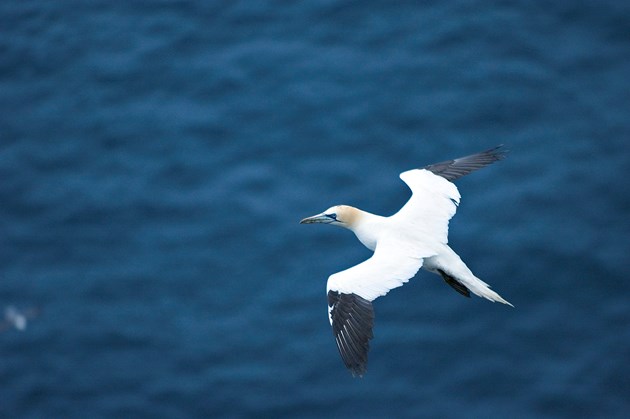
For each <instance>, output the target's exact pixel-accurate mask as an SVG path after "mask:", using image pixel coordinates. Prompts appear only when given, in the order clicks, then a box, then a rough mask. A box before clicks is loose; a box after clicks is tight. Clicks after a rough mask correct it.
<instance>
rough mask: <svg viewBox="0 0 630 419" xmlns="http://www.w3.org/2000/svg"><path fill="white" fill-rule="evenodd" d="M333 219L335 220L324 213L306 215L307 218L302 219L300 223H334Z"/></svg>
mask: <svg viewBox="0 0 630 419" xmlns="http://www.w3.org/2000/svg"><path fill="white" fill-rule="evenodd" d="M333 221H334V220H333V219H332V218H330V217H328V216H326V215H325V214H324V213H322V214H317V215H313V216H312V217H306V218H305V219H303V220H302V221H300V224H314V223H326V224H328V223H332V222H333Z"/></svg>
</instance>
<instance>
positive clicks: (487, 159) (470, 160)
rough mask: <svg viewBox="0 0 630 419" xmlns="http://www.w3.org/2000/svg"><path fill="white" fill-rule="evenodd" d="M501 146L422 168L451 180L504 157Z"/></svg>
mask: <svg viewBox="0 0 630 419" xmlns="http://www.w3.org/2000/svg"><path fill="white" fill-rule="evenodd" d="M501 147H502V146H501V145H500V146H497V147H494V148H491V149H490V150H486V151H482V152H481V153H477V154H472V155H470V156H466V157H460V158H458V159H455V160H448V161H443V162H440V163H435V164H430V165H428V166H425V167H424V168H423V169H425V170H428V171H430V172H432V173H434V174H436V175H438V176H441V177H443V178H444V179H446V180H449V181H453V180H455V179H459V178H460V177H462V176H465V175H467V174H469V173H470V172H473V171H475V170H477V169H481V168H482V167H486V166H488V165H489V164H492V163H494V162H495V161H498V160H501V159H502V158H504V157H505V151H504V150H502V149H501Z"/></svg>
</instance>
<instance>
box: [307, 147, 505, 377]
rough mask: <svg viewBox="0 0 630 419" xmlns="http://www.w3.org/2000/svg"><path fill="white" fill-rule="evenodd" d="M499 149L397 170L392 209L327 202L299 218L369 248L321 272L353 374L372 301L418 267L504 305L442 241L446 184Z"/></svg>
mask: <svg viewBox="0 0 630 419" xmlns="http://www.w3.org/2000/svg"><path fill="white" fill-rule="evenodd" d="M504 156H505V153H504V152H503V151H502V150H501V146H498V147H495V148H492V149H490V150H487V151H483V152H481V153H477V154H473V155H470V156H466V157H461V158H458V159H455V160H449V161H445V162H441V163H436V164H432V165H429V166H426V167H424V168H421V169H413V170H409V171H406V172H403V173H401V174H400V178H401V179H402V180H403V181H404V182H405V183H406V184H407V186H409V188H410V189H411V192H412V196H411V198H410V199H409V201H407V203H406V204H405V205H404V206H403V207H402V208H401V209H400V210H399V211H398V212H397V213H396V214H394V215H392V216H390V217H382V216H380V215H375V214H370V213H369V212H367V211H362V210H360V209H358V208H354V207H351V206H348V205H336V206H334V207H330V208H329V209H327V210H326V211H324V212H322V213H321V214H317V215H314V216H312V217H308V218H304V219H303V220H302V221H300V224H311V223H323V224H331V225H336V226H340V227H345V228H347V229H349V230H351V231H352V232H353V233H354V234H355V235H356V236H357V238H358V239H359V241H360V242H361V243H362V244H363V245H364V246H365V247H367V248H368V249H370V250H372V251H373V252H374V254H373V255H372V257H370V258H369V259H367V260H366V261H364V262H362V263H360V264H358V265H356V266H353V267H351V268H349V269H346V270H345V271H341V272H338V273H336V274H333V275H331V276H330V277H329V278H328V283H327V286H326V292H327V293H328V319H329V320H330V324H331V326H332V329H333V334H334V336H335V340H336V342H337V347H338V348H339V353H340V354H341V358H342V360H343V362H344V364H345V365H346V367H347V368H348V369H349V370H350V371H351V372H352V375H353V376H356V375H359V376H362V375H363V374H365V371H366V367H367V358H368V351H369V341H370V339H372V337H373V334H372V328H373V326H374V308H373V307H372V301H374V300H375V299H376V298H378V297H380V296H383V295H385V294H387V293H388V292H389V291H390V290H391V289H394V288H397V287H400V286H401V285H403V284H404V283H405V282H407V281H409V279H410V278H413V277H414V276H415V275H416V273H417V272H418V271H419V270H420V268H424V269H426V270H427V271H429V272H433V273H435V274H439V275H440V276H441V277H442V279H444V281H445V282H446V283H447V284H448V285H450V286H451V287H453V288H454V289H455V291H457V292H458V293H460V294H462V295H464V296H466V297H470V293H471V292H472V293H473V294H476V295H478V296H479V297H483V298H486V299H488V300H490V301H493V302H494V301H498V302H500V303H503V304H507V305H510V306H512V304H510V303H509V302H507V301H506V300H504V299H503V298H502V297H501V296H500V295H499V294H497V293H496V292H494V291H493V290H491V289H490V287H489V285H488V284H486V283H485V282H483V281H482V280H481V279H479V278H477V277H476V276H475V275H474V274H473V273H472V272H471V271H470V269H468V267H467V266H466V264H465V263H464V262H463V261H462V260H461V258H460V257H459V256H458V255H457V253H455V252H454V251H453V250H452V249H451V248H450V247H449V246H448V244H447V243H448V222H449V220H450V219H451V218H452V217H453V215H455V211H456V210H457V206H458V205H459V200H460V194H459V191H458V190H457V187H456V186H455V185H454V184H453V183H452V181H454V180H455V179H458V178H460V177H462V176H464V175H467V174H469V173H471V172H473V171H475V170H477V169H481V168H482V167H485V166H487V165H489V164H491V163H493V162H495V161H497V160H501V159H502V158H503V157H504Z"/></svg>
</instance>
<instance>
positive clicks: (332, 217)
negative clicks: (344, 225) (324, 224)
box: [326, 214, 337, 221]
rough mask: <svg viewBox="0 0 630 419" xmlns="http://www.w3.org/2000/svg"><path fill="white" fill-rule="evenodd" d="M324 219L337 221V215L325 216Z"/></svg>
mask: <svg viewBox="0 0 630 419" xmlns="http://www.w3.org/2000/svg"><path fill="white" fill-rule="evenodd" d="M326 217H328V218H330V219H332V220H335V221H337V214H326Z"/></svg>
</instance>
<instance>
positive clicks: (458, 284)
mask: <svg viewBox="0 0 630 419" xmlns="http://www.w3.org/2000/svg"><path fill="white" fill-rule="evenodd" d="M446 249H447V250H445V251H444V252H440V253H439V254H438V255H436V256H433V257H431V258H428V259H425V263H424V265H425V268H427V269H428V270H430V271H433V272H436V273H439V274H440V275H442V278H443V279H444V280H445V281H446V283H447V284H449V285H450V286H452V287H453V288H454V289H455V290H456V291H457V292H459V293H460V294H463V295H466V296H469V294H468V293H466V292H465V290H466V289H467V290H469V291H470V292H472V293H473V294H475V295H478V296H479V297H482V298H485V299H487V300H490V301H492V302H495V301H496V302H499V303H503V304H507V305H509V306H511V307H514V306H513V305H512V304H511V303H510V302H509V301H507V300H505V299H504V298H503V297H501V296H500V295H499V294H498V293H497V292H496V291H493V290H492V289H490V285H488V284H486V283H485V282H483V281H482V280H481V279H479V278H477V277H476V276H475V275H474V274H473V273H472V272H471V271H470V269H468V266H466V264H465V263H464V261H462V259H461V258H460V257H459V256H458V255H457V253H455V252H454V251H453V250H452V249H451V248H450V247H448V246H446Z"/></svg>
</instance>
